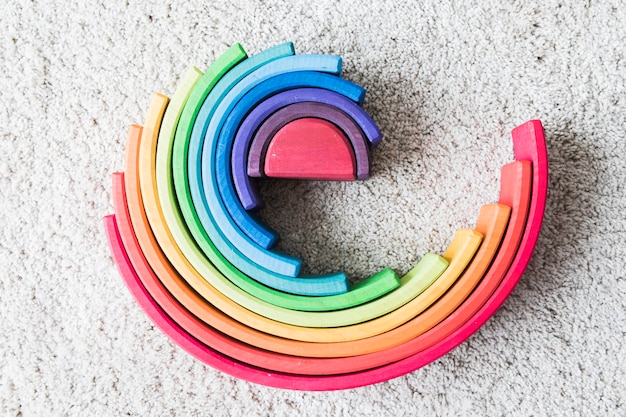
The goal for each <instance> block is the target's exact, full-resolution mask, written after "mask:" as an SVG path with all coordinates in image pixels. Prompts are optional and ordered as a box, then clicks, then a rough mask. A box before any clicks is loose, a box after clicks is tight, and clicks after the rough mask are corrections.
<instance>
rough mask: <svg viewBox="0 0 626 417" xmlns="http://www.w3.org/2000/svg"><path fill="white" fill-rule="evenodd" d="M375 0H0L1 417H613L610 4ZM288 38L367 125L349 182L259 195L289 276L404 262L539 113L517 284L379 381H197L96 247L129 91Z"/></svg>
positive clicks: (488, 177)
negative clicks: (447, 348) (449, 343)
mask: <svg viewBox="0 0 626 417" xmlns="http://www.w3.org/2000/svg"><path fill="white" fill-rule="evenodd" d="M393 3H396V4H395V5H394V4H392V2H383V1H371V0H370V1H337V0H319V1H316V2H312V1H310V0H291V1H288V2H287V1H278V0H276V1H262V2H257V1H252V0H249V1H244V0H239V1H238V0H233V1H204V2H185V1H182V0H180V1H153V2H147V1H145V2H144V1H133V0H127V1H104V0H101V1H99V2H95V1H94V2H90V1H86V0H75V1H72V0H66V1H61V0H58V1H37V0H32V1H30V0H9V3H8V5H5V6H3V7H2V11H1V12H0V42H1V49H0V51H1V52H0V54H1V55H0V56H1V60H0V64H1V65H2V67H1V69H0V146H1V148H0V154H1V155H2V156H1V158H0V228H1V232H0V233H2V239H1V240H0V358H1V359H0V414H1V415H3V416H4V415H6V416H64V415H70V416H87V415H94V416H95V415H110V416H118V415H133V416H134V415H141V416H147V415H154V416H163V415H177V416H196V415H198V416H199V415H206V416H209V415H210V416H292V415H297V416H299V417H306V416H351V417H352V416H361V415H362V416H414V415H494V416H502V415H516V416H517V415H529V416H530V415H533V416H544V415H545V416H555V415H568V416H570V415H571V416H578V415H580V416H597V415H615V416H623V415H626V385H625V382H624V381H625V380H626V360H625V359H626V347H625V343H624V341H625V335H626V301H625V300H626V272H625V268H624V259H626V243H625V242H626V214H625V213H626V193H625V186H624V183H625V182H626V162H625V161H626V56H625V51H626V46H625V39H626V11H625V10H626V8H625V6H626V4H625V2H624V1H617V0H614V1H610V0H602V1H593V2H592V1H588V2H583V1H574V0H572V1H567V0H547V1H538V2H528V1H519V2H500V1H497V0H490V1H456V2H450V1H448V0H436V1H433V0H425V1H421V2H401V1H398V2H393ZM404 3H413V5H406V4H404ZM288 40H291V41H293V42H295V45H296V50H297V51H298V52H299V53H324V54H338V55H342V56H343V58H344V64H345V66H344V68H345V70H344V75H345V77H346V78H348V79H349V80H351V81H354V82H356V83H358V84H361V85H363V86H364V87H366V88H367V90H368V93H367V98H366V104H365V107H366V109H367V110H368V112H369V113H370V114H371V115H372V116H373V118H374V119H375V120H376V121H377V122H378V124H379V125H380V127H381V129H382V131H383V133H384V135H385V139H384V141H383V143H382V144H381V145H380V147H379V148H378V149H376V150H375V151H374V152H373V154H372V160H373V163H372V166H373V177H372V178H371V179H370V180H368V181H365V182H355V183H341V184H333V183H311V182H298V183H285V182H278V181H277V182H273V183H271V184H266V186H264V187H263V193H264V194H263V195H264V198H265V200H266V201H268V202H271V203H270V204H269V206H268V208H267V209H266V210H265V212H264V213H263V218H264V219H265V220H266V221H267V222H268V223H269V224H270V225H271V226H272V227H274V228H275V229H276V230H278V231H279V232H281V234H282V235H283V241H282V243H281V248H282V249H283V250H285V251H287V252H289V253H291V254H294V255H298V256H301V257H302V258H303V259H304V261H305V265H306V270H308V271H313V272H320V271H330V270H336V269H344V270H346V271H347V272H348V273H349V274H350V275H351V277H352V278H354V279H359V278H362V277H364V276H366V275H368V274H371V273H372V272H375V271H376V270H377V269H378V268H381V267H383V266H389V267H392V268H394V269H396V270H397V271H398V272H399V273H404V272H406V271H407V270H408V269H409V268H410V267H411V266H412V265H414V264H415V262H416V261H417V260H418V259H419V258H420V257H421V256H422V255H423V254H424V253H426V252H428V251H439V252H440V251H442V250H443V249H444V248H445V247H446V245H447V244H448V242H449V240H450V238H451V237H452V235H453V233H454V231H455V230H456V229H457V228H459V227H468V226H469V227H471V226H473V222H474V221H475V219H476V218H477V214H478V209H479V207H480V206H481V205H482V204H485V203H490V202H493V201H495V200H496V198H497V194H498V184H499V168H500V167H501V166H502V165H504V164H505V163H507V162H509V161H511V160H512V147H511V142H510V133H509V132H510V130H511V129H512V128H513V127H515V126H516V125H518V124H520V123H522V122H524V121H526V120H529V119H532V118H539V119H541V120H542V121H543V122H544V127H545V130H546V138H547V141H548V154H549V158H550V169H551V177H550V185H549V187H550V188H549V200H548V207H547V212H546V219H545V223H544V228H543V231H542V234H541V237H540V239H539V242H538V246H537V249H536V251H535V254H534V257H533V259H532V261H531V264H530V266H529V269H528V270H527V272H526V274H525V275H524V276H523V277H522V279H521V281H520V284H519V285H518V287H517V288H516V289H515V291H514V292H513V294H512V295H511V297H510V298H509V300H508V301H507V302H506V303H505V305H504V306H503V307H502V308H501V309H500V311H499V312H498V313H497V314H496V315H495V316H494V317H493V318H492V319H491V320H490V321H489V322H488V323H487V324H486V325H485V326H483V328H482V329H481V330H480V331H479V332H478V333H477V334H475V335H474V336H473V337H472V338H471V339H470V340H469V341H468V342H466V343H464V344H463V345H461V346H460V347H459V348H457V349H456V350H454V351H453V352H452V353H450V354H449V355H447V356H445V357H443V358H442V359H440V360H438V361H436V362H434V363H432V364H430V365H429V366H427V367H425V368H422V369H420V370H418V371H416V372H414V373H412V374H409V375H407V376H405V377H401V378H397V379H395V380H392V381H389V382H387V383H381V384H378V385H375V386H370V387H367V388H362V389H356V390H349V391H340V392H333V393H307V392H289V391H282V390H277V389H271V388H266V387H262V386H258V385H254V384H250V383H247V382H244V381H240V380H236V379H234V378H232V377H230V376H228V375H225V374H222V373H220V372H218V371H215V370H213V369H211V368H209V367H207V366H205V365H203V364H202V363H200V362H198V361H196V360H195V359H193V358H192V357H191V356H189V355H188V354H187V353H185V352H183V351H182V350H180V349H179V348H177V347H176V346H174V345H173V344H172V343H170V341H169V340H168V339H167V338H166V337H165V336H164V335H163V334H161V333H160V331H158V330H157V329H156V328H155V327H154V326H153V325H152V324H151V323H150V322H149V320H148V319H147V318H146V317H145V315H144V313H143V312H142V311H141V310H140V308H139V307H138V306H137V304H136V303H135V301H134V299H133V298H132V297H131V296H130V294H129V292H128V291H127V289H126V288H125V286H124V283H123V281H122V279H121V278H120V276H119V275H118V273H117V271H116V269H115V266H114V264H113V262H112V259H111V257H110V253H109V249H108V247H107V244H106V239H105V234H104V231H103V227H102V223H101V218H102V216H104V215H106V214H109V213H111V212H112V203H111V185H110V178H111V173H113V172H114V171H119V170H122V169H123V153H124V144H125V136H126V130H127V127H128V125H129V124H130V123H140V124H141V123H142V122H143V117H144V112H145V110H146V109H147V106H148V102H149V100H150V97H151V95H152V94H153V93H154V92H156V91H161V92H163V93H165V94H171V93H173V90H174V87H175V86H176V85H177V84H178V81H179V79H180V77H181V76H182V74H183V73H184V71H185V70H186V69H187V68H188V67H189V66H190V65H195V66H198V67H199V68H201V69H204V68H206V67H207V66H208V65H209V64H210V63H211V62H213V60H214V59H215V58H216V56H217V55H219V54H220V53H221V52H223V51H224V50H225V49H226V48H227V47H228V46H230V45H231V44H233V43H234V42H241V43H242V44H243V45H244V47H245V48H246V50H247V51H248V52H249V53H250V54H252V53H255V52H258V51H260V50H263V49H265V48H268V47H270V46H273V45H275V44H278V43H281V42H284V41H288ZM285 190H288V192H285Z"/></svg>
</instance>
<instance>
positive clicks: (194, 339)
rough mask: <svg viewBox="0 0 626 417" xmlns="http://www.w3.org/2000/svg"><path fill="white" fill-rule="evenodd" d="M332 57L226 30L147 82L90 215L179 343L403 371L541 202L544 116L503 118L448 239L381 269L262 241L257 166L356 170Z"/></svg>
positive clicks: (520, 236) (324, 381) (348, 94)
mask: <svg viewBox="0 0 626 417" xmlns="http://www.w3.org/2000/svg"><path fill="white" fill-rule="evenodd" d="M340 74H341V58H339V57H334V56H325V55H296V54H295V52H294V48H293V45H292V44H291V43H286V44H282V45H278V46H276V47H273V48H270V49H267V50H265V51H263V52H261V53H258V54H256V55H254V56H252V57H249V58H248V57H247V55H246V53H245V52H244V50H243V48H242V47H241V45H239V44H237V45H234V46H233V47H231V48H229V49H228V50H227V51H226V52H225V53H224V54H223V55H221V56H220V57H219V58H218V59H217V60H216V61H215V63H214V64H213V65H211V66H210V67H209V68H208V69H207V71H206V72H204V73H202V72H201V71H199V70H198V69H196V68H192V69H191V70H189V71H188V72H187V74H185V76H184V77H183V79H182V80H181V82H180V84H179V86H178V88H177V90H176V91H175V93H174V94H173V96H172V98H171V99H169V98H168V97H166V96H164V95H162V94H156V95H155V96H154V98H153V99H152V102H151V104H150V107H149V109H148V112H147V115H146V120H145V122H144V125H143V127H142V126H137V125H132V126H131V127H130V130H129V133H128V143H127V151H126V162H125V171H124V173H115V174H114V175H113V200H114V208H115V214H112V215H109V216H106V217H105V218H104V224H105V229H106V233H107V237H108V240H109V244H110V247H111V251H112V254H113V259H114V261H115V263H116V265H117V267H118V269H119V271H120V274H121V275H122V277H123V279H124V281H125V282H126V284H127V286H128V288H129V289H130V291H131V293H132V294H133V296H134V297H135V298H136V299H137V302H138V303H139V305H140V306H141V307H142V308H143V309H144V311H145V312H146V314H147V315H148V316H149V317H150V319H151V320H152V321H153V322H154V323H155V324H156V325H157V326H158V327H159V328H160V329H161V330H162V331H163V332H164V333H166V334H167V335H168V336H169V337H170V338H171V339H172V340H173V341H174V342H175V343H176V344H178V345H179V346H180V347H181V348H183V349H184V350H186V351H187V352H189V353H190V354H192V355H193V356H195V357H196V358H198V359H200V360H202V361H204V362H205V363H207V364H209V365H211V366H213V367H215V368H217V369H219V370H221V371H223V372H226V373H229V374H231V375H233V376H235V377H239V378H243V379H246V380H248V381H252V382H255V383H259V384H264V385H268V386H272V387H278V388H285V389H297V390H337V389H347V388H353V387H359V386H364V385H369V384H374V383H378V382H382V381H386V380H389V379H391V378H395V377H398V376H400V375H404V374H406V373H408V372H412V371H414V370H416V369H418V368H420V367H421V366H424V365H426V364H428V363H430V362H432V361H434V360H436V359H437V358H439V357H441V356H442V355H444V354H446V353H447V352H449V351H450V350H452V349H454V348H455V347H456V346H458V345H459V344H461V343H462V342H463V341H465V340H466V339H467V338H468V337H469V336H470V335H472V334H473V333H474V332H475V331H476V330H478V328H479V327H480V326H482V325H483V324H484V323H485V322H486V321H487V320H488V319H489V317H491V316H492V315H493V314H494V312H495V311H496V310H497V309H498V308H499V307H500V305H502V303H503V302H504V300H505V299H506V298H507V297H508V295H509V294H510V293H511V291H512V290H513V288H514V287H515V285H516V284H517V282H518V280H519V279H520V277H521V275H522V274H523V272H524V270H525V268H526V266H527V265H528V262H529V260H530V257H531V255H532V252H533V250H534V247H535V244H536V242H537V238H538V236H539V231H540V229H541V224H542V220H543V213H544V209H545V204H546V194H547V182H548V160H547V154H546V144H545V139H544V134H543V128H542V125H541V122H540V121H538V120H532V121H529V122H527V123H524V124H523V125H521V126H519V127H517V128H515V129H513V134H512V136H513V145H514V151H515V161H513V162H511V163H509V164H507V165H505V166H504V167H503V168H502V174H501V175H502V176H501V191H500V198H499V201H498V202H497V203H494V204H487V205H485V206H483V207H482V208H481V211H480V215H479V218H478V220H477V223H476V227H475V229H473V230H469V229H460V230H459V231H458V232H457V233H456V234H455V236H454V237H453V239H452V240H451V243H450V246H449V247H448V249H447V250H446V251H445V253H443V254H441V255H438V254H434V253H427V254H425V255H424V256H423V257H422V259H421V261H420V262H419V263H418V264H417V265H416V266H415V267H414V268H413V269H411V270H410V271H409V272H408V273H407V274H406V275H405V276H403V277H398V276H397V274H396V273H395V272H394V271H393V270H391V269H389V268H386V269H383V270H382V271H380V272H377V273H375V274H374V275H372V276H371V277H369V278H367V279H365V280H363V281H361V282H359V283H358V284H356V285H354V286H350V285H349V284H348V280H347V277H346V274H345V273H343V272H333V273H329V274H326V275H321V276H301V274H300V265H301V260H300V259H296V258H293V257H291V256H288V255H285V254H281V253H278V252H276V251H274V250H272V247H273V245H274V244H275V243H276V241H277V239H278V235H277V234H276V233H275V232H274V231H272V230H270V229H269V228H268V227H267V226H266V225H264V224H262V223H261V222H260V221H259V220H258V219H257V218H256V217H255V216H254V215H253V213H251V210H255V209H258V208H260V207H262V204H263V202H262V200H261V197H260V195H259V194H258V192H257V190H256V187H255V186H256V181H259V180H262V178H267V177H273V178H293V179H319V180H355V179H367V178H368V177H369V166H370V163H369V158H370V151H371V149H372V148H374V147H375V146H376V145H377V144H378V143H379V142H380V140H381V138H382V135H381V133H380V130H379V129H378V127H377V126H376V124H375V123H374V121H373V120H372V119H371V117H370V116H369V115H368V114H367V113H366V112H365V111H364V110H363V109H362V107H361V106H360V105H361V103H362V101H363V98H364V95H365V91H364V90H363V89H362V88H361V87H359V86H357V85H355V84H353V83H351V82H349V81H346V80H345V79H342V78H341V77H340Z"/></svg>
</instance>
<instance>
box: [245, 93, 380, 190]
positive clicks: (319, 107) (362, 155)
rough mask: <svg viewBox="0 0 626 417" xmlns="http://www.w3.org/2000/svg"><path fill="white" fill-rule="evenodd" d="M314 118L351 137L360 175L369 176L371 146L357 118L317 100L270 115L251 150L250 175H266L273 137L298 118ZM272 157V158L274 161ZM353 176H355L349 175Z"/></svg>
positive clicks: (259, 130) (358, 175) (255, 137)
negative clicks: (265, 166)
mask: <svg viewBox="0 0 626 417" xmlns="http://www.w3.org/2000/svg"><path fill="white" fill-rule="evenodd" d="M309 117H314V118H318V119H322V120H326V121H328V122H330V123H333V124H334V125H336V126H337V127H338V128H339V129H341V131H343V133H344V134H345V135H346V136H347V137H348V139H350V143H351V144H352V148H353V150H354V155H355V158H356V177H357V178H358V179H365V178H368V177H369V148H368V146H367V142H366V141H365V138H364V136H363V134H362V132H361V129H360V128H359V126H358V125H357V124H356V122H355V121H354V120H352V119H351V118H350V117H348V116H347V115H346V114H345V113H343V112H342V111H341V110H339V109H337V108H336V107H333V106H330V105H328V104H324V103H317V102H300V103H294V104H291V105H287V106H285V107H283V108H281V109H280V110H278V111H277V112H276V113H274V114H273V115H271V116H270V117H269V118H267V119H266V120H265V121H264V122H263V123H262V124H261V126H260V127H259V129H258V130H257V132H256V134H255V135H254V138H253V139H252V143H251V145H250V152H249V153H248V175H249V176H263V174H264V173H263V167H264V165H265V163H266V162H265V160H264V159H265V155H266V153H267V149H268V146H269V144H270V141H271V140H272V138H273V137H274V136H275V135H276V134H277V133H278V132H279V131H280V130H281V129H283V128H284V127H286V126H287V125H288V124H290V123H292V122H294V121H295V120H297V119H302V118H309ZM271 159H272V158H270V160H271ZM346 179H352V177H349V178H346Z"/></svg>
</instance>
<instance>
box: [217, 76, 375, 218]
mask: <svg viewBox="0 0 626 417" xmlns="http://www.w3.org/2000/svg"><path fill="white" fill-rule="evenodd" d="M303 101H313V102H319V103H324V104H328V105H332V106H334V107H336V108H338V109H339V110H341V111H343V112H344V113H346V114H347V115H348V116H349V117H350V118H352V119H353V120H354V121H355V122H356V123H357V124H358V125H359V128H360V129H361V131H362V132H363V134H364V135H365V137H366V138H367V140H368V142H369V143H370V145H371V146H372V147H375V146H376V145H378V143H379V142H380V140H381V139H382V134H381V133H380V130H379V129H378V126H377V125H376V123H375V122H374V121H373V120H372V118H371V117H370V116H369V115H368V114H367V112H365V111H364V110H363V108H361V107H360V106H359V105H358V104H357V103H356V102H355V101H353V100H350V99H349V98H348V97H345V96H343V95H341V94H338V93H335V92H334V91H329V90H327V89H324V88H298V89H294V90H287V91H284V92H282V93H279V94H276V95H275V96H272V97H270V98H268V99H267V100H265V101H263V102H261V103H260V104H259V105H258V106H256V107H255V108H254V110H252V111H251V112H250V114H249V115H247V116H246V118H245V119H244V120H242V121H241V125H240V126H239V129H238V130H237V135H236V137H235V140H234V142H233V148H232V154H231V171H232V177H233V181H234V184H235V190H236V191H237V195H238V197H239V201H240V202H241V205H242V206H243V208H244V209H246V210H253V209H257V208H260V207H261V206H262V200H261V198H260V196H259V195H258V191H257V189H256V186H255V183H254V182H251V181H250V178H249V177H248V175H247V172H246V171H247V161H248V152H249V149H250V144H251V142H252V137H253V135H254V133H255V132H256V131H257V129H258V128H259V126H260V125H261V123H262V122H263V121H264V120H265V119H267V118H268V117H269V116H270V115H271V114H272V113H274V112H275V111H277V110H279V109H280V108H282V107H284V106H287V105H289V104H294V103H300V102H303ZM221 166H224V164H223V163H222V164H221ZM218 172H219V171H218ZM218 175H219V174H218Z"/></svg>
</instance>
